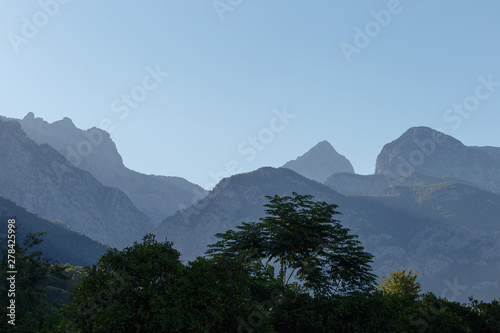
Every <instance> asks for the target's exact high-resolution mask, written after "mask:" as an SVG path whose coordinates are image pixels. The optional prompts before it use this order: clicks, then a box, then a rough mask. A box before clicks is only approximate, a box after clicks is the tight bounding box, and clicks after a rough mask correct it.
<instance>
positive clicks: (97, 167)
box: [0, 113, 500, 301]
mask: <svg viewBox="0 0 500 333" xmlns="http://www.w3.org/2000/svg"><path fill="white" fill-rule="evenodd" d="M3 119H4V120H3V121H0V159H1V160H0V196H2V197H4V198H6V199H9V200H11V201H12V202H13V203H12V205H14V203H15V205H19V206H22V207H24V208H26V209H27V210H28V211H29V212H33V213H37V214H39V215H40V216H42V217H44V218H47V219H49V220H54V221H58V222H59V224H57V223H56V222H50V223H52V224H50V225H51V226H52V225H53V223H56V224H57V225H58V226H60V227H64V228H65V230H66V231H65V232H70V233H71V232H75V231H76V232H80V233H82V235H81V236H82V237H89V238H90V239H93V240H97V241H99V242H101V243H104V244H109V245H111V246H115V247H119V248H122V247H124V246H127V245H130V244H131V243H132V242H133V241H137V240H139V239H140V238H142V237H143V236H144V235H145V234H146V233H148V232H154V233H155V234H156V235H157V238H158V239H160V240H164V239H165V238H166V239H168V240H169V241H173V243H174V247H175V248H177V249H179V250H180V251H181V253H182V259H183V260H192V259H194V258H196V257H197V256H203V255H204V253H205V251H206V249H207V245H209V244H211V243H214V242H215V241H216V238H215V236H214V235H215V234H216V233H219V232H224V231H226V230H228V229H234V228H235V227H236V226H237V225H239V224H241V223H242V222H249V221H256V220H258V219H259V218H261V217H263V215H264V208H265V207H264V204H265V203H266V196H268V195H269V196H274V195H291V193H292V192H297V193H299V194H310V195H313V196H314V198H315V200H320V201H326V202H328V203H335V204H337V205H338V206H339V208H338V210H339V211H340V212H341V213H342V215H340V217H339V219H340V220H341V222H342V223H343V224H344V225H345V226H347V227H348V228H350V230H351V232H353V233H355V234H357V235H359V239H360V240H361V242H362V243H363V245H364V246H365V248H366V250H367V251H368V252H370V253H372V254H374V256H375V258H374V263H373V268H374V272H375V273H376V274H377V275H378V276H379V277H380V276H382V275H385V274H387V273H389V272H390V271H392V270H393V269H402V268H412V269H413V270H414V271H416V272H418V273H419V279H420V281H421V282H422V286H423V289H424V290H425V291H433V292H435V293H436V294H438V295H439V296H445V297H447V298H448V299H450V298H451V299H456V300H461V301H466V300H467V297H468V296H471V295H473V296H474V297H475V298H478V299H484V300H489V299H491V298H498V295H500V285H499V283H500V281H499V279H498V276H499V275H500V274H499V273H500V272H499V271H500V265H499V264H498V262H500V233H499V232H498V231H497V230H498V224H499V223H500V221H499V213H500V148H497V147H468V146H465V145H463V144H462V143H461V142H460V141H458V140H456V139H455V138H453V137H451V136H448V135H445V134H443V133H441V132H438V131H435V130H433V129H430V128H427V127H413V128H410V129H409V130H407V131H406V132H404V133H403V134H402V135H401V136H400V137H399V138H397V139H395V140H394V141H392V142H390V143H388V144H386V145H385V146H384V147H383V148H382V150H381V152H380V154H379V155H378V157H377V160H376V168H375V171H374V174H371V175H358V174H356V173H355V172H354V168H353V167H352V164H351V163H350V162H349V160H348V159H347V158H346V157H344V156H343V155H340V154H339V153H338V152H337V151H336V150H335V149H334V148H333V146H332V145H331V144H330V143H328V142H327V141H323V142H320V143H318V144H317V145H316V146H314V147H312V149H311V150H310V151H308V152H306V153H305V154H303V155H302V156H299V157H297V158H296V159H294V160H291V161H289V162H287V163H286V164H284V165H283V166H282V167H280V168H271V167H264V168H261V169H258V170H255V171H253V172H249V173H245V174H238V175H234V176H232V177H229V178H225V179H223V180H222V181H221V182H219V184H217V185H216V186H215V187H214V189H213V190H211V191H210V192H208V193H207V192H205V191H204V190H203V189H202V188H200V187H199V186H197V185H195V184H192V183H189V182H188V181H186V180H185V179H182V178H178V177H165V176H153V175H144V174H140V173H138V172H135V171H133V170H130V169H128V168H126V167H125V166H124V164H123V161H122V159H121V156H120V155H119V153H118V150H117V147H116V146H115V144H114V143H113V141H112V140H111V138H110V136H109V134H108V133H107V132H105V131H102V130H100V129H97V128H92V129H89V130H81V129H78V128H77V127H76V126H75V125H74V124H73V123H72V121H71V120H70V119H69V118H64V119H63V120H60V121H57V122H54V123H52V124H49V123H47V122H45V121H44V120H43V119H41V118H35V117H34V115H33V114H31V113H30V114H28V115H27V116H26V117H24V118H23V119H7V118H3ZM200 198H201V199H200ZM198 199H199V201H197V200H198ZM2 200H3V199H2ZM5 202H10V201H5ZM16 207H17V206H16ZM16 209H17V208H16ZM18 209H22V208H18ZM26 214H29V213H28V212H26ZM30 216H31V215H30ZM41 220H42V219H40V221H41ZM43 221H45V220H43ZM44 223H45V224H44ZM47 223H49V222H39V224H40V225H43V226H46V227H47V228H49V224H47ZM26 225H27V224H26ZM30 228H33V226H32V225H31V226H30V227H29V228H28V229H30ZM64 228H63V229H64ZM51 230H54V229H51ZM58 230H59V229H58ZM61 230H62V229H61ZM26 231H29V230H26ZM57 232H58V233H59V232H62V231H57ZM68 237H69V236H68ZM90 239H89V242H90V243H88V244H89V245H88V246H89V249H88V251H90V248H94V250H92V251H93V252H92V253H100V252H99V251H102V249H103V247H102V245H101V244H99V243H97V242H94V243H92V242H93V241H91V240H90ZM52 242H54V243H59V245H58V246H60V247H59V250H61V249H62V248H64V247H67V246H70V245H69V244H68V243H65V245H61V244H63V242H62V241H59V240H58V239H57V238H55V239H52V238H51V239H50V242H49V238H47V243H52ZM92 244H93V245H92ZM86 246H87V245H86ZM72 260H73V259H72ZM75 260H76V259H75ZM80 260H81V259H80Z"/></svg>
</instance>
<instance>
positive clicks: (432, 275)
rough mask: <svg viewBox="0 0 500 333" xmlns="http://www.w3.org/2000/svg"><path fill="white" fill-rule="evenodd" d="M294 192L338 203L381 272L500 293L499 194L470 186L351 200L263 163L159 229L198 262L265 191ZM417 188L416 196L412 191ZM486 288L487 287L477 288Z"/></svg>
mask: <svg viewBox="0 0 500 333" xmlns="http://www.w3.org/2000/svg"><path fill="white" fill-rule="evenodd" d="M293 191H295V192H297V193H300V194H311V195H314V196H315V199H317V200H324V201H327V202H329V203H335V204H338V205H339V208H338V210H339V211H340V212H341V213H342V215H340V216H338V219H339V220H341V221H342V223H343V224H344V225H345V226H347V227H348V228H350V229H351V230H352V232H354V233H356V234H358V235H359V236H360V240H361V241H362V242H363V244H364V246H365V248H366V249H367V250H368V251H369V252H371V253H373V254H374V255H375V256H376V257H375V262H374V270H375V273H376V274H378V275H379V276H381V275H384V274H387V273H388V272H390V271H392V270H393V269H400V268H404V267H407V268H414V269H416V270H417V272H419V273H420V279H421V281H422V283H423V285H424V290H432V291H434V292H436V293H438V294H440V293H441V292H442V291H443V290H445V289H446V288H447V282H446V281H448V282H449V281H451V283H453V281H454V279H455V278H457V279H458V280H459V282H460V283H462V282H463V283H466V284H467V289H466V290H465V291H461V292H460V295H456V299H460V300H464V301H465V300H466V299H467V296H469V295H472V294H474V295H475V296H476V297H481V298H482V299H487V298H488V297H490V298H491V295H494V293H497V294H499V291H500V289H498V288H497V287H495V285H494V284H495V283H497V282H499V281H498V276H499V274H498V273H499V272H498V269H499V267H498V262H499V260H500V251H499V250H500V237H499V234H498V233H494V232H492V230H493V229H492V227H493V226H495V225H497V224H498V223H499V221H498V216H497V214H498V211H499V209H500V196H498V195H495V194H493V193H490V192H486V191H481V190H479V189H477V188H474V187H470V186H467V185H463V184H453V183H445V184H438V185H434V187H432V186H431V187H425V186H424V187H396V188H395V189H394V191H391V190H390V189H389V190H388V191H389V192H388V193H391V194H390V195H383V196H378V197H361V196H350V197H347V196H344V195H341V194H339V193H337V192H335V191H333V190H331V189H329V188H328V187H326V186H324V185H321V184H319V183H317V182H314V181H311V180H309V179H306V178H304V177H302V176H300V175H298V174H297V173H295V172H293V171H291V170H288V169H285V168H282V169H273V168H262V169H259V170H257V171H255V172H252V173H248V174H241V175H236V176H233V177H231V178H228V179H225V180H223V181H222V182H221V183H220V184H218V185H217V187H216V188H215V189H214V190H213V191H212V192H211V193H210V194H209V195H208V196H207V197H206V198H204V199H203V200H201V201H200V202H199V204H198V205H194V206H192V207H190V208H189V209H187V210H184V211H182V212H179V213H177V214H175V215H174V216H172V217H169V218H167V219H166V220H165V222H164V223H163V224H162V225H161V226H160V227H159V228H158V229H157V231H156V232H157V234H158V236H159V237H160V239H164V238H165V237H167V239H169V240H171V241H173V242H174V247H176V248H178V249H179V250H180V251H181V253H182V254H183V259H193V258H194V257H195V256H198V255H203V254H204V251H205V250H206V245H208V244H211V243H214V242H215V240H216V239H215V238H214V236H213V235H214V234H215V233H218V232H224V231H226V230H228V229H234V228H235V226H236V225H239V224H241V222H243V221H256V220H258V218H260V217H262V216H263V211H264V207H263V204H265V203H266V202H267V200H266V199H265V198H264V196H265V195H275V194H278V195H290V194H291V193H292V192H293ZM407 191H408V193H407ZM412 191H416V192H415V193H416V194H415V195H410V194H411V193H412ZM476 197H477V198H478V199H477V200H474V198H476ZM458 208H460V210H457V209H458ZM468 208H470V211H467V209H468ZM479 212H481V214H479ZM487 212H490V213H487ZM476 213H477V214H476ZM458 215H460V218H455V217H454V216H458ZM474 216H478V217H479V218H480V219H482V221H481V223H478V221H477V220H476V219H474ZM437 249H439V251H437ZM483 282H484V283H483ZM484 285H487V286H488V287H487V288H486V289H484V290H479V289H477V288H479V287H481V286H484ZM488 295H489V296H488ZM447 296H448V297H450V295H447ZM451 296H454V295H451Z"/></svg>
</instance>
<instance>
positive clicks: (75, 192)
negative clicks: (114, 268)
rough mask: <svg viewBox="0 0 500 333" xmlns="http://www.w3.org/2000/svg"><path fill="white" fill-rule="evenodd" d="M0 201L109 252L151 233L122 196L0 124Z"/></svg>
mask: <svg viewBox="0 0 500 333" xmlns="http://www.w3.org/2000/svg"><path fill="white" fill-rule="evenodd" d="M0 195H1V196H3V197H5V198H7V199H9V200H12V201H14V202H15V203H17V204H18V205H20V206H23V207H25V208H26V209H27V210H29V211H31V212H36V213H38V214H40V215H41V216H43V217H45V218H48V219H51V220H56V221H59V222H62V223H64V224H66V225H67V226H68V227H69V228H70V229H71V230H74V231H79V232H82V233H84V234H85V235H87V236H89V237H90V238H92V239H96V240H98V241H100V242H102V243H103V244H110V245H112V246H117V247H124V246H126V245H130V244H131V243H132V242H133V241H135V240H139V239H141V238H142V237H143V236H144V234H146V233H147V232H148V231H149V230H151V228H152V225H151V223H150V221H149V218H148V217H147V216H146V215H145V214H144V213H142V212H141V211H140V210H139V209H137V207H135V206H134V204H133V203H132V202H131V201H130V199H129V198H128V197H127V196H126V195H125V194H124V193H123V192H122V191H120V190H118V189H116V188H111V187H106V186H103V185H102V184H101V183H99V182H98V181H97V180H96V179H95V178H94V177H93V176H92V175H91V174H90V173H89V172H87V171H83V170H81V169H79V168H76V167H74V166H73V165H71V163H69V162H68V161H67V160H66V158H64V157H63V156H62V155H61V154H59V153H58V152H57V151H55V150H54V149H53V148H52V147H50V146H49V145H47V144H42V145H38V144H37V143H35V142H34V141H32V140H31V139H29V138H28V137H27V136H26V134H25V133H24V132H23V131H22V130H21V126H20V124H19V123H18V122H15V121H1V120H0Z"/></svg>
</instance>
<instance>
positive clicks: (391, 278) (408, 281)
mask: <svg viewBox="0 0 500 333" xmlns="http://www.w3.org/2000/svg"><path fill="white" fill-rule="evenodd" d="M417 278H418V274H417V273H414V272H412V270H411V269H410V270H409V271H408V272H406V269H403V270H402V271H397V270H393V271H392V272H391V273H390V274H387V276H384V277H382V283H381V284H379V285H378V286H377V290H378V291H381V292H382V294H383V295H384V296H385V295H394V296H400V297H408V298H411V299H416V298H417V297H418V295H419V294H420V290H421V286H420V282H418V281H417Z"/></svg>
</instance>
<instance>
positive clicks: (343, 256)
mask: <svg viewBox="0 0 500 333" xmlns="http://www.w3.org/2000/svg"><path fill="white" fill-rule="evenodd" d="M266 198H267V199H268V200H269V203H268V204H266V205H265V207H267V209H266V214H267V216H265V217H263V218H261V219H260V220H259V222H243V223H242V225H241V226H238V227H237V229H239V231H233V230H229V231H227V232H225V233H223V234H217V235H216V236H217V237H218V238H220V241H218V242H217V243H216V244H213V245H210V246H209V247H210V249H209V250H208V251H207V254H209V255H211V256H229V257H230V258H233V259H238V260H242V261H245V262H248V263H252V265H253V266H254V267H260V272H261V273H262V274H271V273H272V272H273V270H272V269H270V264H275V265H277V266H278V267H279V273H278V274H277V276H276V277H275V276H274V274H272V275H273V276H272V277H271V278H272V279H274V280H275V282H276V283H278V284H279V286H280V288H281V289H282V292H283V294H284V293H285V291H286V290H287V287H288V286H289V285H290V281H291V279H293V278H295V279H297V280H298V281H299V282H300V283H301V284H300V286H301V287H302V288H304V289H305V290H309V291H312V292H314V293H315V294H317V295H332V294H349V293H353V292H368V291H371V290H372V289H373V283H374V281H375V275H374V274H372V269H371V266H370V263H371V262H372V258H373V256H372V255H371V254H369V253H367V252H365V251H364V249H363V246H362V245H361V243H360V242H359V241H358V240H357V236H356V235H352V234H350V233H349V229H347V228H345V227H343V226H342V225H341V224H340V221H338V220H336V219H335V218H334V216H335V215H337V214H340V213H339V212H338V211H337V210H336V209H337V205H334V204H328V203H326V202H314V201H313V200H312V199H313V197H312V196H310V195H299V194H297V193H295V192H294V193H293V194H292V196H283V197H280V196H277V195H276V196H274V197H271V196H267V197H266Z"/></svg>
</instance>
